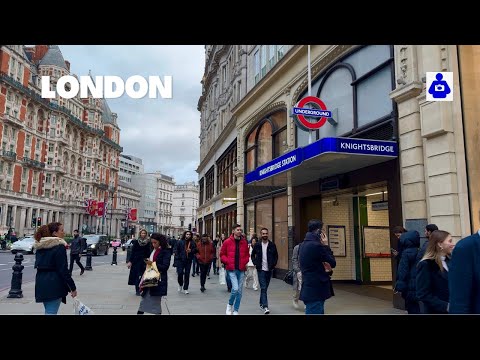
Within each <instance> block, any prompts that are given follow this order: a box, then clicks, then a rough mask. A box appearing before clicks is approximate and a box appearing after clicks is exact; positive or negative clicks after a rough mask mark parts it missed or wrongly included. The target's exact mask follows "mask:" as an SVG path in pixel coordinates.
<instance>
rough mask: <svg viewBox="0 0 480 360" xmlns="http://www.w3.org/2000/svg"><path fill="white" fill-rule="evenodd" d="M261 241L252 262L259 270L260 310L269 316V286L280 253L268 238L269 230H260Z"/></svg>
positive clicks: (253, 253)
mask: <svg viewBox="0 0 480 360" xmlns="http://www.w3.org/2000/svg"><path fill="white" fill-rule="evenodd" d="M260 239H261V241H260V242H258V243H256V244H255V246H254V247H253V250H252V256H251V258H252V261H253V264H254V265H255V267H256V268H257V273H258V281H259V283H260V300H259V304H260V309H261V310H262V311H263V313H264V314H269V313H270V309H269V308H268V296H267V291H268V286H269V285H270V280H271V279H272V275H273V270H274V269H275V266H277V262H278V251H277V246H276V245H275V244H274V243H273V241H272V240H270V239H269V238H268V229H267V228H265V227H264V228H262V229H261V230H260Z"/></svg>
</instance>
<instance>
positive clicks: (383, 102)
mask: <svg viewBox="0 0 480 360" xmlns="http://www.w3.org/2000/svg"><path fill="white" fill-rule="evenodd" d="M393 79H394V62H393V47H392V46H390V45H369V46H363V47H361V48H359V49H355V50H354V51H353V52H351V53H350V54H347V55H346V56H344V57H343V58H341V59H339V60H338V61H337V62H336V63H335V64H333V65H332V66H330V67H329V68H328V69H326V70H325V71H324V72H323V73H321V74H320V75H319V76H318V77H317V79H316V80H314V81H313V83H312V94H315V95H316V96H317V97H319V98H320V99H321V100H322V101H323V102H324V103H325V105H326V107H327V109H328V110H331V111H332V113H333V116H334V119H335V120H336V122H337V124H336V125H333V124H330V123H328V122H327V123H326V124H325V125H323V126H322V127H321V128H320V130H317V131H315V133H314V136H313V140H314V141H315V140H318V139H320V138H323V137H328V136H331V137H341V136H345V137H348V136H355V137H366V138H369V135H368V131H369V130H370V128H371V126H373V125H375V126H376V127H379V126H383V125H385V129H384V130H385V131H383V130H382V131H381V132H378V133H379V134H381V135H378V134H377V135H375V136H374V137H372V138H375V139H377V140H391V139H392V138H394V136H395V131H394V121H395V111H394V103H393V100H392V99H390V92H391V91H392V90H393V88H394V81H393ZM305 96H307V91H304V92H303V93H302V94H301V95H300V96H299V97H298V100H300V99H302V98H303V97H305ZM296 135H297V137H296V145H297V147H301V146H305V145H307V144H308V139H309V134H308V131H304V130H303V129H301V128H299V127H297V128H296Z"/></svg>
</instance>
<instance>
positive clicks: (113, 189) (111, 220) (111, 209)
mask: <svg viewBox="0 0 480 360" xmlns="http://www.w3.org/2000/svg"><path fill="white" fill-rule="evenodd" d="M115 190H116V189H115V187H113V186H109V188H108V192H109V194H110V200H111V204H110V206H109V208H110V209H109V210H110V230H109V232H108V234H107V236H111V235H112V222H113V219H112V218H113V198H114V195H115Z"/></svg>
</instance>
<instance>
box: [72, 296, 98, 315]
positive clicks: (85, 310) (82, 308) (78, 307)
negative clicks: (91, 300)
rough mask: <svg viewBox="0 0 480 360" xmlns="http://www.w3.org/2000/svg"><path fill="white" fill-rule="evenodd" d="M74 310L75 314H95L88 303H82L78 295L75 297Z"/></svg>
mask: <svg viewBox="0 0 480 360" xmlns="http://www.w3.org/2000/svg"><path fill="white" fill-rule="evenodd" d="M73 311H74V313H75V315H93V314H94V312H93V311H92V309H90V308H89V307H88V306H87V305H85V304H84V303H82V302H81V301H80V300H79V299H78V297H74V298H73Z"/></svg>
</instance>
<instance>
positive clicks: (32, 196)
mask: <svg viewBox="0 0 480 360" xmlns="http://www.w3.org/2000/svg"><path fill="white" fill-rule="evenodd" d="M64 75H70V63H69V62H68V61H65V60H64V58H63V55H62V53H61V51H60V48H59V47H58V46H57V45H50V46H48V45H36V46H34V47H25V46H23V45H3V46H2V47H1V48H0V145H1V148H0V194H1V196H0V208H1V212H0V231H2V232H6V231H7V230H8V229H14V230H15V231H16V232H17V233H18V234H19V235H23V234H26V233H33V232H34V231H35V228H36V226H38V222H34V221H32V219H38V218H40V219H41V220H40V221H41V224H45V223H48V222H50V221H61V222H62V223H64V226H65V231H66V233H71V232H72V231H73V230H74V229H77V228H79V229H82V228H83V229H85V230H87V229H88V230H90V231H95V230H97V229H99V226H100V225H101V221H102V219H101V218H98V217H96V216H90V215H89V214H88V213H87V212H86V207H85V200H87V199H91V200H96V201H105V202H109V201H110V204H111V205H110V206H109V208H110V209H112V208H113V209H116V207H117V205H116V198H115V197H114V196H112V194H114V193H115V192H116V191H117V181H118V170H119V164H118V157H119V154H120V152H121V151H122V148H121V147H120V145H119V142H120V128H119V127H118V124H117V114H116V113H113V112H111V110H110V108H109V106H108V104H107V102H106V101H105V100H104V99H94V98H93V97H89V98H87V99H82V98H80V97H79V96H77V97H74V98H72V99H63V98H60V97H57V98H55V99H51V100H49V99H44V98H42V97H41V95H40V94H41V91H40V90H41V89H40V78H41V76H50V87H51V88H52V89H54V88H55V87H56V82H57V81H58V79H59V78H60V77H61V76H64ZM110 199H112V200H113V201H111V200H110Z"/></svg>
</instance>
